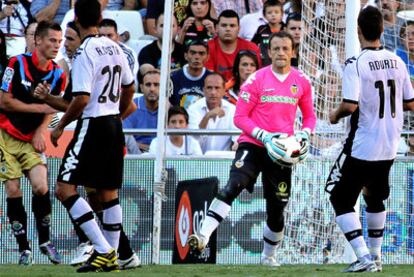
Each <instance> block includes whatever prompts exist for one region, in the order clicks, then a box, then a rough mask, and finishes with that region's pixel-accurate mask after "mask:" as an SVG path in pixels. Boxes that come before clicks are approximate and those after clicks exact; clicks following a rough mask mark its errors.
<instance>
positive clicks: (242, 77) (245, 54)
mask: <svg viewBox="0 0 414 277" xmlns="http://www.w3.org/2000/svg"><path fill="white" fill-rule="evenodd" d="M258 69H259V62H258V60H257V56H256V53H255V52H253V51H249V50H242V51H240V52H239V53H238V54H237V56H236V59H235V60H234V66H233V78H231V79H230V80H229V81H228V82H227V83H226V95H225V96H224V99H226V100H227V101H229V102H230V103H232V104H234V105H236V102H237V99H238V96H239V92H240V87H241V85H242V84H243V83H244V81H246V80H247V78H248V77H249V76H250V74H252V73H253V72H255V71H256V70H258Z"/></svg>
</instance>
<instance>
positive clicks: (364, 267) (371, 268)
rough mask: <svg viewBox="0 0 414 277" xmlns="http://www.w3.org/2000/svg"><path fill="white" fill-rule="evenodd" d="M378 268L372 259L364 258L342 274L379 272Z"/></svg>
mask: <svg viewBox="0 0 414 277" xmlns="http://www.w3.org/2000/svg"><path fill="white" fill-rule="evenodd" d="M377 271H378V268H377V266H376V265H375V262H374V261H372V260H371V258H370V257H365V256H364V257H362V258H361V259H360V260H357V261H355V262H353V263H352V264H350V265H349V266H348V267H347V268H345V269H344V270H343V271H342V272H377Z"/></svg>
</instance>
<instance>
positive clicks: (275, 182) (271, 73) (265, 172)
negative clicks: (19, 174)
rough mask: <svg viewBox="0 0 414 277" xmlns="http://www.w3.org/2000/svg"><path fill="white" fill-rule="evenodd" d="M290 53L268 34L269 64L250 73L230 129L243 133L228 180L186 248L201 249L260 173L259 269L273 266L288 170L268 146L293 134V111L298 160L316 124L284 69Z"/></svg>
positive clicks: (282, 38) (304, 93)
mask: <svg viewBox="0 0 414 277" xmlns="http://www.w3.org/2000/svg"><path fill="white" fill-rule="evenodd" d="M293 51H294V42H293V39H292V37H291V36H290V35H289V34H287V33H286V32H283V31H282V32H278V33H274V34H272V35H271V37H270V39H269V49H268V52H269V56H270V57H271V59H272V64H271V65H270V66H267V67H264V68H262V69H260V70H258V71H257V72H255V73H253V74H252V75H251V76H250V77H249V78H248V79H247V80H246V82H245V83H244V85H243V86H242V87H241V89H240V95H239V100H238V102H237V106H236V114H235V117H234V123H235V125H236V126H237V127H239V128H240V129H241V130H242V131H243V133H242V135H241V136H240V138H239V141H238V142H239V148H238V149H237V152H236V156H235V159H234V160H233V163H232V166H231V169H230V178H229V180H228V183H227V185H226V186H225V187H224V188H223V189H222V190H220V192H219V193H218V195H217V196H216V198H215V199H214V200H213V202H212V203H211V205H210V207H209V210H208V212H207V216H206V218H205V220H204V221H203V223H202V226H201V228H200V230H197V231H198V232H197V233H195V234H194V235H192V236H190V238H189V240H188V243H189V245H190V247H191V248H193V249H198V250H200V251H202V250H203V249H204V248H205V247H206V245H207V243H208V241H209V238H210V236H211V234H212V233H213V232H214V230H215V229H216V228H217V227H218V225H219V224H220V222H221V221H222V220H223V219H224V218H226V217H227V215H228V214H229V212H230V207H231V204H232V202H233V201H234V199H235V198H236V197H237V196H238V195H239V194H240V193H241V192H242V191H243V190H244V189H247V190H248V191H249V192H250V193H251V192H252V191H253V186H254V184H255V183H256V179H257V176H258V175H259V173H260V172H261V173H262V182H263V193H264V197H265V199H266V211H267V220H266V225H265V227H264V230H263V242H264V248H263V252H262V256H261V263H262V264H263V265H268V266H279V263H278V262H277V259H276V249H277V248H278V246H279V245H280V243H281V241H282V239H283V229H284V217H283V211H284V208H285V207H286V205H287V203H288V200H289V196H290V188H291V175H292V168H291V166H292V164H291V163H289V157H286V153H285V151H284V149H283V145H282V146H281V145H280V143H273V140H274V139H278V138H280V137H287V136H289V135H293V134H294V122H295V117H296V111H297V108H298V106H299V108H300V110H301V112H302V117H303V124H302V126H303V129H302V131H298V132H297V133H295V134H294V135H295V137H296V138H297V140H298V141H299V142H300V143H301V149H300V156H299V160H304V159H305V158H306V155H307V152H308V147H309V135H310V133H311V131H312V130H313V129H314V127H315V123H316V116H315V113H314V110H313V102H312V93H311V85H310V82H309V80H308V78H307V77H306V76H305V75H304V74H303V73H302V72H300V71H298V70H296V69H294V68H293V67H291V64H290V61H291V58H292V55H293ZM279 141H280V142H283V140H279Z"/></svg>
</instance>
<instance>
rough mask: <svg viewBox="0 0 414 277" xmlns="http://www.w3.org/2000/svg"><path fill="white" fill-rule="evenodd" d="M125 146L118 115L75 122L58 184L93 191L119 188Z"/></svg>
mask: <svg viewBox="0 0 414 277" xmlns="http://www.w3.org/2000/svg"><path fill="white" fill-rule="evenodd" d="M124 145H125V139H124V133H123V131H122V122H121V119H120V118H119V116H118V115H109V116H103V117H97V118H85V119H80V120H78V123H77V125H76V129H75V134H74V136H73V138H72V140H71V142H70V143H69V146H68V148H67V149H66V152H65V156H64V157H63V160H62V165H61V166H60V169H59V175H58V181H59V182H64V183H68V184H73V185H80V186H85V187H91V188H97V189H116V188H120V187H121V186H122V175H123V167H124V159H123V148H124Z"/></svg>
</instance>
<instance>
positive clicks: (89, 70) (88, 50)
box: [72, 36, 134, 118]
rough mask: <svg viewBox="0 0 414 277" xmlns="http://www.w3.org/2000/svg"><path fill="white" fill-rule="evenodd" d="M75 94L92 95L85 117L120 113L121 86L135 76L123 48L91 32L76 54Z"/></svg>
mask: <svg viewBox="0 0 414 277" xmlns="http://www.w3.org/2000/svg"><path fill="white" fill-rule="evenodd" d="M72 80H73V82H72V84H73V88H72V94H73V96H76V95H81V94H84V95H89V96H90V99H89V102H88V104H87V105H86V107H85V109H84V111H83V114H82V118H91V117H92V118H96V117H101V116H106V115H116V114H119V98H120V93H121V86H125V87H127V86H130V85H132V84H133V83H134V77H133V75H132V73H131V70H130V69H129V65H128V61H127V59H126V57H125V55H124V53H123V51H122V49H121V48H120V47H119V46H118V44H116V43H115V42H113V41H111V40H110V39H108V38H106V37H99V36H88V37H86V38H85V39H84V40H83V41H82V44H81V46H80V47H79V48H78V51H77V52H76V54H75V57H74V61H73V65H72Z"/></svg>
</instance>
